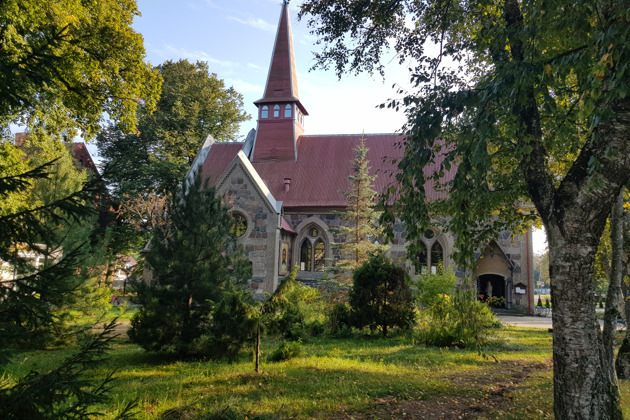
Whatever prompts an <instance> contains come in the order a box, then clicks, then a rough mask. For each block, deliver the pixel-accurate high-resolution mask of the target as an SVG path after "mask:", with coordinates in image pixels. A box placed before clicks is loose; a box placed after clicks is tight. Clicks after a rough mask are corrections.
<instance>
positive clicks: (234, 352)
mask: <svg viewBox="0 0 630 420" xmlns="http://www.w3.org/2000/svg"><path fill="white" fill-rule="evenodd" d="M211 316H212V319H211V322H210V324H209V327H208V331H207V332H205V333H203V334H202V335H201V336H200V337H199V338H198V339H196V340H195V343H194V346H195V347H197V349H196V350H195V353H197V354H203V355H208V356H211V357H214V358H226V359H227V360H229V361H234V360H236V358H237V356H238V354H239V352H240V351H241V349H242V348H243V346H244V345H245V344H246V343H247V342H248V341H249V342H251V340H252V338H253V337H254V336H255V335H256V328H257V326H258V322H259V316H260V313H259V312H258V308H256V306H255V305H254V302H253V301H252V298H251V294H250V293H246V292H243V291H240V290H237V291H233V292H228V293H226V294H225V296H223V298H222V299H221V301H219V303H218V304H217V305H216V307H215V308H214V310H213V311H212V315H211Z"/></svg>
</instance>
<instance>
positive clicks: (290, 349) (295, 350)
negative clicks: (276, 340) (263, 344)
mask: <svg viewBox="0 0 630 420" xmlns="http://www.w3.org/2000/svg"><path fill="white" fill-rule="evenodd" d="M302 351H303V348H302V343H301V342H299V341H282V342H281V343H280V345H279V346H278V348H277V349H276V350H275V351H274V352H273V354H272V355H271V360H272V361H274V362H279V361H282V360H289V359H292V358H294V357H298V356H299V355H301V354H302Z"/></svg>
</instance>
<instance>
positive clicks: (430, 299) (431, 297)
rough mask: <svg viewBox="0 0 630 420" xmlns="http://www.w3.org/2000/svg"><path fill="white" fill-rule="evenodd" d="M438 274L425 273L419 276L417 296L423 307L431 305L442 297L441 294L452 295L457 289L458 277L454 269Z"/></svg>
mask: <svg viewBox="0 0 630 420" xmlns="http://www.w3.org/2000/svg"><path fill="white" fill-rule="evenodd" d="M440 271H441V272H438V273H437V274H423V275H420V276H418V281H417V282H416V286H417V298H416V300H417V301H418V303H419V304H420V306H422V307H429V306H431V305H433V304H434V303H435V302H437V301H438V300H439V299H440V296H441V295H452V294H453V292H454V291H455V284H456V283H457V277H456V276H455V273H454V272H453V270H452V269H449V270H447V271H446V272H443V270H440Z"/></svg>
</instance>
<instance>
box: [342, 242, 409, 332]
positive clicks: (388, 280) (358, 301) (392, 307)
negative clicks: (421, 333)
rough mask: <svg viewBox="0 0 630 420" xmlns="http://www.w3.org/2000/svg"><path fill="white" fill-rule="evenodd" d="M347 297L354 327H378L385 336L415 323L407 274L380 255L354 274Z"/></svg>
mask: <svg viewBox="0 0 630 420" xmlns="http://www.w3.org/2000/svg"><path fill="white" fill-rule="evenodd" d="M349 298H350V299H349V300H350V306H351V307H352V311H353V318H354V323H355V325H356V326H357V327H359V328H362V327H364V326H368V327H370V329H372V330H375V329H377V328H380V329H381V332H382V333H383V336H384V337H386V336H387V333H388V331H389V329H390V328H392V327H399V328H408V327H410V326H411V325H412V324H413V322H414V320H415V312H414V306H413V296H412V293H411V288H410V287H409V284H408V278H407V273H406V271H405V269H404V268H402V267H399V266H397V265H395V264H394V263H393V262H391V261H390V260H389V259H388V258H387V256H386V255H385V254H384V253H383V252H379V253H377V254H375V255H372V256H371V257H370V259H369V260H368V262H366V263H365V264H364V265H363V266H362V267H360V268H359V269H357V270H356V271H355V272H354V283H353V285H352V290H351V291H350V295H349Z"/></svg>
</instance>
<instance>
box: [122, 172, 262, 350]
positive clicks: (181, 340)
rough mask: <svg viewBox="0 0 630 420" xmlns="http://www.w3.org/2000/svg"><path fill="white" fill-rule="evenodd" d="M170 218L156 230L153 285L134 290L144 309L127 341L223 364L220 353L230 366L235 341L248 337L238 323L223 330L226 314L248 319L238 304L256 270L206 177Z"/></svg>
mask: <svg viewBox="0 0 630 420" xmlns="http://www.w3.org/2000/svg"><path fill="white" fill-rule="evenodd" d="M166 213H167V223H166V224H165V225H164V226H158V227H156V229H155V230H154V235H153V237H152V239H151V243H150V250H149V252H148V254H147V257H146V260H147V263H148V265H149V266H150V269H151V272H152V280H151V283H150V284H148V285H146V284H142V283H140V284H136V288H137V291H138V299H139V301H140V303H142V305H143V306H142V308H141V309H140V310H139V311H138V312H137V313H136V314H135V315H134V317H133V319H132V321H131V329H130V330H129V333H128V334H129V337H130V338H131V340H132V341H134V342H135V343H137V344H139V345H140V346H142V347H143V348H145V349H146V350H152V351H160V352H169V353H174V354H176V355H178V356H212V357H217V356H219V355H218V353H217V352H218V351H219V349H222V350H223V351H225V352H226V353H225V355H226V356H228V357H229V358H232V357H234V355H233V351H235V348H236V347H237V346H235V342H234V340H235V339H238V340H242V339H244V338H245V336H246V335H247V334H248V333H249V332H248V331H240V329H239V328H236V327H235V326H234V324H233V323H232V325H231V326H229V327H225V326H226V325H229V324H230V321H228V320H227V319H226V311H227V312H229V311H231V310H233V311H234V313H233V315H234V316H235V319H241V320H242V317H243V316H245V317H247V316H250V312H249V309H246V308H245V306H247V305H245V303H244V302H241V303H237V302H235V299H236V298H239V299H246V298H247V297H246V294H243V293H240V292H237V289H238V288H239V287H240V286H242V285H243V284H244V283H245V281H246V280H247V279H248V278H250V277H251V266H250V265H249V264H248V261H247V258H246V257H245V256H244V254H243V252H242V251H241V250H240V248H239V247H238V246H237V244H236V241H235V238H234V237H233V235H231V234H230V228H231V226H232V222H231V218H230V215H229V214H228V212H227V209H226V208H225V207H224V206H223V205H222V204H221V199H220V198H219V197H217V196H216V195H215V191H214V189H213V188H208V186H207V184H205V185H203V187H202V181H201V177H200V176H197V177H196V178H195V181H194V183H193V184H192V185H188V184H187V183H186V182H184V183H183V185H182V189H181V191H180V193H179V194H178V195H176V196H175V197H172V198H171V199H170V200H169V202H168V205H167V212H166ZM224 299H225V300H224ZM244 305H245V306H244ZM215 310H216V311H217V312H216V314H214V313H213V312H214V311H215ZM244 313H245V315H244ZM224 327H225V328H228V329H231V331H227V332H225V330H224ZM210 332H212V333H214V334H217V336H216V337H210V336H208V334H210Z"/></svg>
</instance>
